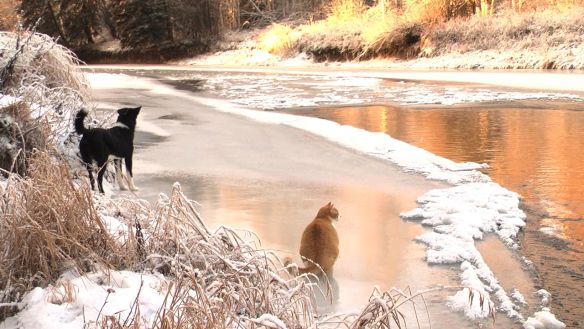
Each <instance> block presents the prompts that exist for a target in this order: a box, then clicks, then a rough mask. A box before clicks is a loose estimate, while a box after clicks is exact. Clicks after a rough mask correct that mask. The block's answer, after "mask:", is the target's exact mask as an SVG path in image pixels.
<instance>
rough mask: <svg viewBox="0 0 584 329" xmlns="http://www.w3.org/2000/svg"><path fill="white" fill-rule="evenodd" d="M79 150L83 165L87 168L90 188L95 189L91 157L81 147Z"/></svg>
mask: <svg viewBox="0 0 584 329" xmlns="http://www.w3.org/2000/svg"><path fill="white" fill-rule="evenodd" d="M80 151H81V152H80V153H81V160H83V165H85V169H87V174H88V175H89V183H90V184H91V190H92V191H95V178H93V165H92V161H91V157H90V156H88V155H87V152H85V150H84V149H83V148H81V150H80Z"/></svg>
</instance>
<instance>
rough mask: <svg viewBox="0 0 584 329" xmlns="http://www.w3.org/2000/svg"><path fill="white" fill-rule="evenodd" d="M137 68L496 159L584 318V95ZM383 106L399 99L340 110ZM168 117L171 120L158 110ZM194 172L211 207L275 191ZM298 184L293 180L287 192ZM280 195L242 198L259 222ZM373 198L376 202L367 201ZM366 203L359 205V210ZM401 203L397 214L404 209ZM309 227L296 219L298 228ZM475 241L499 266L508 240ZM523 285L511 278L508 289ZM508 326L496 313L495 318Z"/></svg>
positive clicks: (498, 174) (252, 101)
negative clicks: (261, 204)
mask: <svg viewBox="0 0 584 329" xmlns="http://www.w3.org/2000/svg"><path fill="white" fill-rule="evenodd" d="M125 72H127V71H125ZM131 73H132V74H136V75H142V76H150V77H155V78H157V79H160V80H161V81H163V82H165V83H168V84H171V85H173V86H175V87H177V88H179V89H185V90H188V91H195V92H202V93H204V94H206V95H211V96H215V97H220V98H226V99H229V100H230V101H231V102H235V103H239V104H241V105H244V106H246V107H249V108H256V109H262V110H277V111H287V112H291V113H294V114H300V115H306V116H316V117H321V118H325V119H328V120H332V121H337V122H339V123H342V124H347V125H352V126H355V127H359V128H363V129H366V130H370V131H382V132H385V133H388V134H389V135H391V136H392V137H394V138H397V139H400V140H404V141H406V142H409V143H411V144H414V145H416V146H419V147H422V148H424V149H426V150H428V151H430V152H433V153H436V154H438V155H440V156H443V157H446V158H449V159H452V160H455V161H473V162H485V163H488V164H489V165H490V168H489V169H486V171H485V172H486V173H487V174H489V175H490V176H491V177H492V178H493V179H494V180H495V181H496V182H498V183H499V184H501V185H503V186H504V187H507V188H509V189H510V190H513V191H516V192H518V193H520V194H521V195H522V196H523V197H524V201H525V205H524V209H525V210H526V211H527V212H528V214H529V221H528V227H527V229H526V231H525V234H524V236H522V237H521V238H522V242H521V246H522V250H521V252H522V253H523V254H524V255H525V256H526V257H527V258H528V259H530V260H532V261H533V262H534V265H535V268H536V269H537V272H538V273H539V275H540V279H541V280H540V283H541V287H543V288H545V289H548V290H549V291H550V292H551V293H552V295H553V296H554V300H553V307H552V309H553V312H554V313H556V314H557V315H558V317H559V318H560V319H561V320H562V321H564V322H566V324H567V325H568V327H569V328H579V327H582V326H584V322H583V317H584V306H582V305H584V300H583V298H584V288H583V287H584V278H583V275H584V274H583V273H584V263H583V259H584V256H583V255H584V254H583V249H584V247H583V241H582V238H583V236H584V232H583V231H584V229H583V226H584V225H583V220H582V218H583V217H584V215H583V214H584V206H583V203H582V201H580V200H579V198H580V197H581V196H582V195H584V194H582V192H583V191H582V189H584V187H583V185H582V183H583V182H584V174H583V173H584V165H582V164H581V162H580V153H579V151H581V150H582V146H584V145H582V144H583V143H584V142H583V141H584V136H582V135H583V134H584V129H582V128H584V116H583V114H584V112H579V111H578V108H579V106H580V105H581V103H580V102H578V96H577V95H572V94H569V93H555V92H554V93H547V92H527V91H521V92H517V91H511V90H504V89H501V88H493V87H489V88H487V87H482V86H476V85H469V86H465V85H460V84H458V85H452V84H448V85H446V84H433V83H432V84H430V83H418V82H412V81H392V80H383V79H377V78H357V79H355V78H347V77H337V76H334V75H324V76H310V75H297V74H296V75H283V74H258V73H232V72H231V73H230V72H197V71H189V70H185V71H176V70H169V71H160V70H134V71H133V72H131ZM574 100H575V101H574ZM376 103H384V104H396V105H399V106H394V107H386V106H368V107H363V106H360V107H338V106H341V105H342V106H346V105H347V104H376ZM469 103H472V104H474V105H472V106H470V105H468V104H469ZM455 104H458V105H455ZM461 104H462V105H461ZM464 104H467V105H464ZM165 115H168V114H165ZM160 119H162V120H168V119H169V118H168V117H165V116H164V115H162V114H161V115H160ZM170 119H172V118H170ZM178 160H179V161H180V159H178ZM197 161H205V160H204V159H200V160H199V159H197ZM266 169H268V168H266ZM198 170H200V168H198ZM223 175H225V174H223ZM166 176H168V177H166ZM166 176H158V177H159V179H160V180H161V184H162V183H163V182H164V183H168V181H170V180H173V179H176V178H180V179H181V180H186V181H187V182H188V181H189V178H188V176H184V175H182V176H181V175H176V174H172V173H171V174H170V175H169V174H167V175H166ZM155 179H156V177H155V178H154V179H153V180H155ZM151 180H152V179H151ZM192 180H193V181H192V182H190V183H188V184H187V185H186V186H197V188H198V189H200V191H210V190H213V189H214V188H215V189H217V193H210V194H209V193H208V192H207V194H208V195H209V198H207V197H206V196H205V193H202V192H201V193H200V194H199V195H201V197H200V199H199V201H204V203H205V204H207V205H211V207H210V208H208V209H213V205H215V203H214V202H219V203H217V205H221V203H226V202H227V203H229V206H228V207H226V206H223V207H219V208H220V209H234V210H233V211H234V213H235V212H237V213H239V214H240V213H241V211H240V209H238V208H237V207H235V208H234V206H237V205H238V204H239V203H241V202H242V201H243V200H245V199H249V197H251V198H252V201H253V200H256V201H257V200H270V198H273V197H275V196H274V195H272V194H271V193H268V194H265V195H254V194H251V195H250V194H248V193H249V191H243V190H242V191H239V190H238V189H241V188H240V187H238V186H247V185H250V183H249V182H244V183H242V184H235V185H234V187H233V188H226V187H228V186H229V184H226V183H225V182H222V183H221V182H216V181H213V180H212V179H203V180H201V179H199V178H196V177H193V178H192ZM252 185H253V184H252ZM161 186H162V185H161ZM294 186H295V185H294V184H292V185H289V186H287V187H286V190H289V189H290V188H294ZM278 188H280V186H274V185H271V184H269V185H268V186H264V187H262V188H260V189H261V190H267V191H275V190H277V189H278ZM297 188H298V191H299V193H300V194H299V195H302V194H303V193H305V192H302V191H303V190H306V191H309V190H310V187H304V186H299V187H297ZM390 188H391V187H390ZM157 191H159V190H157ZM324 194H325V195H326V194H336V195H337V197H338V198H340V199H341V200H343V199H344V198H347V199H346V201H349V200H353V199H354V198H355V196H356V195H365V196H367V195H368V192H366V191H363V190H362V191H360V192H357V193H353V192H351V193H345V192H343V193H336V192H334V193H333V192H332V191H331V192H330V193H329V192H324ZM342 195H344V196H342ZM217 196H220V198H217ZM368 198H369V197H366V198H365V199H367V200H368ZM365 199H364V202H365V201H366V200H365ZM214 200H217V201H214ZM274 200H275V201H274V202H267V203H266V207H267V208H265V209H254V208H253V206H252V205H251V204H252V203H254V202H251V203H250V205H249V206H245V207H243V208H242V209H247V210H246V211H248V212H249V218H250V220H249V224H250V225H255V224H253V223H255V222H256V220H255V219H254V218H258V217H259V216H260V217H261V216H264V215H266V214H268V213H270V212H271V211H273V210H274V209H273V208H271V207H273V205H275V204H283V203H284V200H277V198H276V199H274ZM246 202H248V201H246ZM367 203H369V201H367V202H365V203H364V204H363V205H365V204H367ZM254 204H255V203H254ZM250 207H251V208H250ZM312 207H313V208H314V205H312ZM357 209H360V207H355V209H354V210H357ZM378 209H380V208H378ZM266 211H268V212H266ZM281 211H282V209H280V210H278V214H282V212H281ZM349 211H352V210H349ZM392 211H393V213H394V215H397V213H396V212H395V210H392ZM382 213H387V210H384V211H382V212H381V213H376V214H382ZM219 215H220V216H219ZM357 215H358V214H357V213H355V214H354V216H357ZM376 216H380V215H376ZM382 216H383V215H381V216H380V217H382ZM210 217H221V218H226V217H227V218H228V217H229V214H225V213H222V214H213V215H212V216H210ZM239 220H241V219H239ZM250 228H251V229H254V230H256V231H260V232H263V233H264V234H265V233H267V234H269V232H271V229H270V228H269V226H266V227H250ZM300 228H301V227H296V230H297V231H299V230H300ZM349 231H350V230H349ZM284 246H285V245H282V246H281V247H284ZM276 247H278V246H276ZM478 247H479V249H480V250H481V253H483V254H484V255H485V258H486V259H491V261H490V262H491V263H492V264H493V265H491V266H492V267H493V268H495V267H496V265H497V264H499V263H501V262H499V261H498V260H497V259H498V258H500V257H501V255H500V253H497V252H493V251H494V249H495V250H496V249H499V248H500V247H502V246H501V245H500V243H499V244H498V245H497V243H495V242H493V241H492V240H488V241H485V242H484V243H482V246H481V245H479V246H478ZM379 250H382V249H379ZM379 250H377V251H379ZM370 251H371V250H369V251H368V253H369V252H370ZM418 252H419V251H418ZM371 255H373V254H371ZM387 265H388V266H391V264H387ZM349 269H350V270H353V271H354V270H356V269H354V268H351V267H348V268H345V270H346V271H348V270H349ZM433 270H436V271H437V270H438V269H437V268H433ZM380 273H384V274H383V275H382V276H387V275H388V274H387V273H390V272H386V271H385V270H383V271H381V272H380ZM430 275H433V274H430ZM442 275H444V274H442ZM371 276H375V272H369V274H368V275H367V277H368V279H369V280H370V279H371V278H370V277H371ZM449 279H452V278H449ZM500 279H501V281H502V282H505V281H522V280H523V281H525V280H528V278H526V277H522V276H521V275H520V274H518V273H509V276H507V277H505V276H503V277H501V278H500ZM363 283H364V282H353V283H352V284H348V283H347V282H346V281H345V282H344V284H343V286H349V287H352V288H353V289H352V291H351V292H350V293H351V294H352V293H354V292H356V291H361V292H363V291H366V290H367V289H365V287H361V288H363V289H361V288H358V287H360V285H362V284H363ZM366 284H367V283H365V285H366ZM517 284H518V283H517V282H513V284H510V285H509V286H510V287H512V286H516V285H517ZM346 297H347V295H346V294H345V298H346ZM364 297H366V296H361V298H364ZM450 321H452V320H450ZM444 323H448V321H445V322H444ZM501 325H502V323H501V322H499V323H498V325H497V326H496V327H501ZM454 327H456V325H455V326H454ZM502 327H506V325H503V326H502Z"/></svg>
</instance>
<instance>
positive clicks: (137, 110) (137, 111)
mask: <svg viewBox="0 0 584 329" xmlns="http://www.w3.org/2000/svg"><path fill="white" fill-rule="evenodd" d="M141 109H142V106H138V107H135V108H134V111H136V115H137V114H138V113H140V110H141Z"/></svg>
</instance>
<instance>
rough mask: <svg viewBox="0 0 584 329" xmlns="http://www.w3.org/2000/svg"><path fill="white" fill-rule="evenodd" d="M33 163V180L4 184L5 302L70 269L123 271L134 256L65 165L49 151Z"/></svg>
mask: <svg viewBox="0 0 584 329" xmlns="http://www.w3.org/2000/svg"><path fill="white" fill-rule="evenodd" d="M29 161H30V166H29V178H26V179H25V178H21V177H19V176H16V175H11V176H10V178H9V179H8V180H7V181H6V182H4V183H0V213H1V215H0V248H1V250H3V252H2V253H1V254H0V264H2V266H1V268H2V270H0V291H2V290H4V291H5V293H6V294H5V295H4V296H1V295H0V297H2V299H3V300H0V302H3V301H10V302H12V301H15V300H18V299H19V298H20V296H22V294H23V293H24V292H26V291H28V290H29V289H30V288H32V287H35V286H46V285H47V284H48V283H50V282H54V280H55V279H56V278H57V277H58V276H59V275H60V274H61V273H62V272H63V271H64V270H66V269H68V268H75V269H77V270H79V271H82V272H83V271H87V270H91V269H93V267H94V266H96V265H100V264H101V265H105V266H117V267H120V266H122V265H124V264H126V263H128V262H127V261H126V259H127V257H128V255H129V254H132V251H131V250H125V249H123V246H122V245H121V244H120V243H118V242H117V241H115V240H114V239H113V238H112V237H111V236H110V234H109V232H108V230H107V228H106V227H105V226H104V224H103V223H102V221H101V219H100V217H99V215H98V213H97V212H96V210H95V206H94V204H93V198H92V194H91V191H90V190H89V187H88V186H87V184H82V185H80V186H78V185H76V183H75V182H74V181H73V177H72V176H71V172H70V169H69V167H68V166H67V165H66V164H65V162H63V161H57V160H55V159H54V158H52V157H51V156H50V155H48V154H47V153H44V152H35V153H34V154H33V156H32V157H30V158H29ZM0 318H1V317H0Z"/></svg>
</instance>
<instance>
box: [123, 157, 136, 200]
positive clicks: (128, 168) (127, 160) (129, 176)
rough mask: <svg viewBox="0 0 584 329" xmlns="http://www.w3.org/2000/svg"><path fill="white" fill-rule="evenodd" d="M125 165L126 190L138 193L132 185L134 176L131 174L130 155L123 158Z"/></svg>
mask: <svg viewBox="0 0 584 329" xmlns="http://www.w3.org/2000/svg"><path fill="white" fill-rule="evenodd" d="M125 163H126V174H127V175H126V181H127V182H128V188H129V189H130V191H138V188H137V187H136V185H134V175H133V174H132V155H131V154H130V156H128V157H126V158H125Z"/></svg>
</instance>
